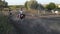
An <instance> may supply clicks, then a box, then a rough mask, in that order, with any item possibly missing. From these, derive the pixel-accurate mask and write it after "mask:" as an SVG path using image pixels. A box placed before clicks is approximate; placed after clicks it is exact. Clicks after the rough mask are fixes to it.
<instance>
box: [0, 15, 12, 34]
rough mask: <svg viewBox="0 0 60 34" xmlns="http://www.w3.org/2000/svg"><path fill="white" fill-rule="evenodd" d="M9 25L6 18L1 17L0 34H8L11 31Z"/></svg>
mask: <svg viewBox="0 0 60 34" xmlns="http://www.w3.org/2000/svg"><path fill="white" fill-rule="evenodd" d="M12 28H13V27H12V26H11V24H9V22H8V17H7V16H4V15H1V16H0V34H8V33H9V32H10V31H11V30H12Z"/></svg>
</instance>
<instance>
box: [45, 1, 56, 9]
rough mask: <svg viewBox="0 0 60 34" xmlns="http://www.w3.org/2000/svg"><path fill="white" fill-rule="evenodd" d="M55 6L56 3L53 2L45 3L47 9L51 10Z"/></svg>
mask: <svg viewBox="0 0 60 34" xmlns="http://www.w3.org/2000/svg"><path fill="white" fill-rule="evenodd" d="M55 8H56V5H55V3H52V2H51V3H49V4H48V5H46V9H48V10H53V9H55Z"/></svg>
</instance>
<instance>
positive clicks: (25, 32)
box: [12, 17, 60, 34]
mask: <svg viewBox="0 0 60 34" xmlns="http://www.w3.org/2000/svg"><path fill="white" fill-rule="evenodd" d="M12 24H13V25H14V27H15V28H16V30H17V32H18V34H60V33H59V32H60V18H58V19H57V18H56V19H55V18H36V17H28V18H27V17H26V18H25V19H23V20H22V21H21V20H19V18H18V19H17V18H16V17H15V18H14V17H13V19H12Z"/></svg>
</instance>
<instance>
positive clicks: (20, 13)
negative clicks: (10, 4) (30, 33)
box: [19, 8, 25, 19]
mask: <svg viewBox="0 0 60 34" xmlns="http://www.w3.org/2000/svg"><path fill="white" fill-rule="evenodd" d="M19 17H20V18H21V19H22V18H24V17H25V14H24V13H23V10H22V8H21V10H20V11H19Z"/></svg>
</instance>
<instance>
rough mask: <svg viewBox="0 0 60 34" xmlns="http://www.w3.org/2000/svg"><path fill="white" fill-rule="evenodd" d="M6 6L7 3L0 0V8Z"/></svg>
mask: <svg viewBox="0 0 60 34" xmlns="http://www.w3.org/2000/svg"><path fill="white" fill-rule="evenodd" d="M6 7H8V3H7V2H6V1H2V0H0V8H6Z"/></svg>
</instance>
